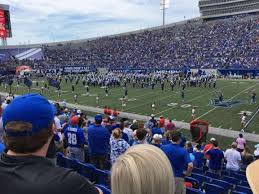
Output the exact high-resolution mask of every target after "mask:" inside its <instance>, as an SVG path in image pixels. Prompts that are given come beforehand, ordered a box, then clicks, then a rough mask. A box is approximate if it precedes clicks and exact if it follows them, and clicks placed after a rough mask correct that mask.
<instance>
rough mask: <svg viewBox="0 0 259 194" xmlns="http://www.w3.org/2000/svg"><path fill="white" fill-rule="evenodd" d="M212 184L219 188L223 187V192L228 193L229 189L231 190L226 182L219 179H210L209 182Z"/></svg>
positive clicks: (230, 186)
mask: <svg viewBox="0 0 259 194" xmlns="http://www.w3.org/2000/svg"><path fill="white" fill-rule="evenodd" d="M211 183H212V184H214V185H218V186H220V187H223V188H224V189H225V191H227V192H228V191H229V190H230V189H232V185H231V184H230V183H228V182H226V181H223V180H219V179H212V181H211Z"/></svg>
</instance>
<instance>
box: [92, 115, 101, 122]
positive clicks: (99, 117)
mask: <svg viewBox="0 0 259 194" xmlns="http://www.w3.org/2000/svg"><path fill="white" fill-rule="evenodd" d="M94 120H95V121H96V122H102V120H103V117H102V115H95V117H94Z"/></svg>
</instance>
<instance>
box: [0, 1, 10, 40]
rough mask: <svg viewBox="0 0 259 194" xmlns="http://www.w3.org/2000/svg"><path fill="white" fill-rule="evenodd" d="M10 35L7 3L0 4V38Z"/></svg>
mask: <svg viewBox="0 0 259 194" xmlns="http://www.w3.org/2000/svg"><path fill="white" fill-rule="evenodd" d="M10 37H12V28H11V20H10V12H9V5H4V4H0V38H2V39H5V38H10Z"/></svg>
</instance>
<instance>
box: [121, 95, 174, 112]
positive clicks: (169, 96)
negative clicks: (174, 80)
mask: <svg viewBox="0 0 259 194" xmlns="http://www.w3.org/2000/svg"><path fill="white" fill-rule="evenodd" d="M171 96H172V94H170V95H168V96H165V97H163V98H159V101H161V100H162V99H165V98H169V97H171ZM154 101H155V100H152V101H149V102H147V103H144V104H140V105H138V106H133V107H130V108H128V109H126V110H125V111H128V110H130V109H133V108H138V107H141V106H145V105H147V104H151V103H152V102H154Z"/></svg>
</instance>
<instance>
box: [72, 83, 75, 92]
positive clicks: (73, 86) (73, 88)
mask: <svg viewBox="0 0 259 194" xmlns="http://www.w3.org/2000/svg"><path fill="white" fill-rule="evenodd" d="M74 91H75V85H74V84H73V85H72V93H74Z"/></svg>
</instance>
